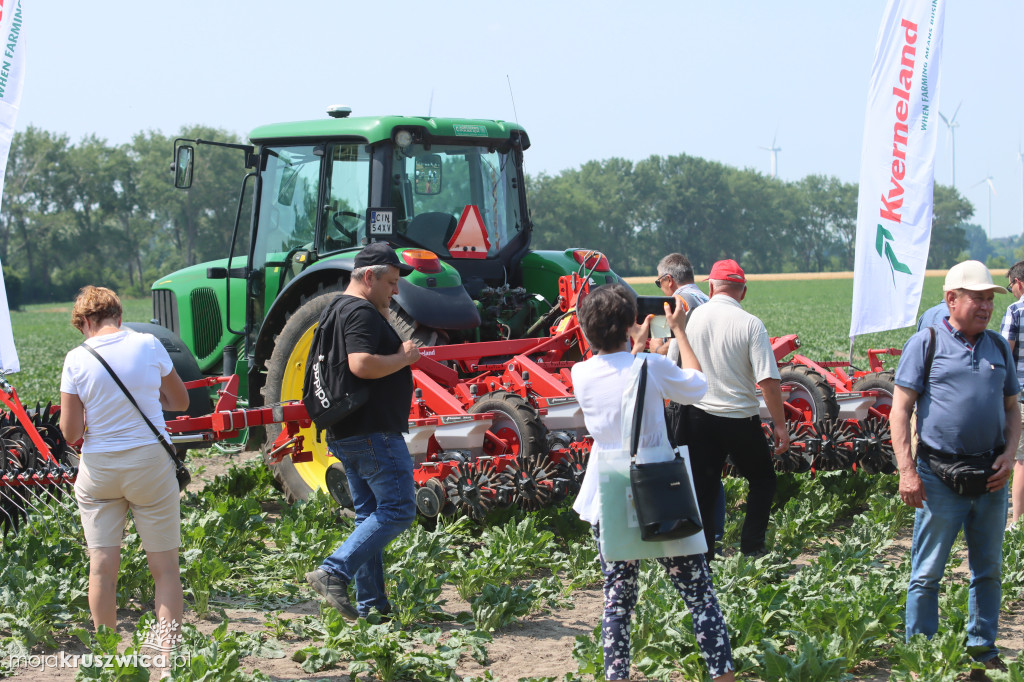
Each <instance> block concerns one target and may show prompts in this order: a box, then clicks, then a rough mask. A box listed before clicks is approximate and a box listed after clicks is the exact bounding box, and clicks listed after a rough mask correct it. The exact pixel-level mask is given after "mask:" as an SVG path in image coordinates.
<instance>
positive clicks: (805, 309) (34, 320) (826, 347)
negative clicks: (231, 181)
mask: <svg viewBox="0 0 1024 682" xmlns="http://www.w3.org/2000/svg"><path fill="white" fill-rule="evenodd" d="M998 281H1001V280H999V279H997V282H998ZM700 286H701V288H702V289H704V291H707V284H706V283H700ZM633 288H635V289H636V290H637V292H638V293H640V294H644V295H648V296H654V295H660V294H661V292H660V290H659V289H657V288H656V287H655V286H654V284H653V283H645V284H633ZM852 297H853V280H851V279H846V278H843V279H807V280H777V281H763V280H760V281H759V280H754V281H751V282H750V284H749V288H748V290H747V298H746V299H745V300H744V301H743V307H744V308H745V309H747V310H748V311H750V312H751V313H753V314H754V315H757V316H758V317H759V318H761V320H763V321H764V323H765V326H766V327H767V328H768V333H769V334H770V335H772V336H782V335H784V334H797V335H799V336H800V342H801V344H802V346H801V349H800V352H801V353H802V354H803V355H806V356H807V357H809V358H811V359H812V360H847V359H848V358H849V354H850V340H849V333H850V305H851V301H852ZM941 297H942V277H940V276H934V277H926V278H925V283H924V296H923V299H922V301H921V305H920V309H919V314H920V312H922V311H924V310H926V309H928V308H930V307H932V306H933V305H935V304H936V303H938V302H939V300H940V298H941ZM1010 302H1011V298H1010V296H999V295H997V296H996V309H995V312H994V313H993V315H992V323H991V324H990V327H991V328H992V329H998V328H999V321H1000V320H1001V319H1002V316H1003V312H1004V311H1005V310H1006V306H1008V305H1009V304H1010ZM123 304H124V308H125V321H126V322H148V321H149V319H150V318H151V317H152V304H151V302H150V300H149V299H133V300H126V301H123ZM11 324H12V326H13V328H14V343H15V345H16V347H17V349H18V357H19V359H20V360H21V368H22V369H21V372H20V373H18V374H15V375H13V376H12V377H11V381H12V383H13V384H14V386H15V388H17V389H18V394H19V395H20V396H21V398H22V400H23V401H24V402H25V404H26V405H28V404H32V405H34V404H35V402H36V401H37V400H38V401H41V402H42V403H44V404H45V403H46V402H47V401H49V400H53V401H54V402H56V401H57V400H58V398H59V390H60V371H61V367H62V365H63V362H64V355H65V354H66V353H67V352H68V351H69V350H71V348H73V347H74V346H76V345H77V344H79V343H81V342H82V336H81V334H79V333H78V331H76V330H75V329H74V328H73V327H72V326H71V303H70V302H69V303H48V304H40V305H31V306H26V307H25V309H24V310H23V311H20V312H12V313H11ZM912 332H913V328H912V327H907V328H906V329H898V330H895V331H889V332H882V333H878V334H867V335H865V336H861V337H858V338H857V342H856V344H855V346H854V364H855V365H857V366H864V367H865V368H866V367H867V351H868V350H869V349H872V348H890V347H892V348H902V347H903V344H904V343H906V341H907V339H908V338H910V335H911V333H912ZM891 362H892V365H893V366H895V362H896V358H891Z"/></svg>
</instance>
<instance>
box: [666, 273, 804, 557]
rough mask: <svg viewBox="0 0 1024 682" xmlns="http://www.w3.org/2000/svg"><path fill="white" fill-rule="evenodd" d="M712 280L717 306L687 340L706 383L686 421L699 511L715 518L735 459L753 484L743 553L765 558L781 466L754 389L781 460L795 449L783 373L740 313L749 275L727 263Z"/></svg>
mask: <svg viewBox="0 0 1024 682" xmlns="http://www.w3.org/2000/svg"><path fill="white" fill-rule="evenodd" d="M708 279H709V280H710V282H711V300H710V301H708V302H707V303H705V304H704V305H702V306H700V307H698V308H697V309H696V310H694V311H693V313H692V314H691V316H690V320H689V322H687V325H686V335H687V337H689V339H690V343H691V345H692V346H693V350H694V352H695V353H696V354H697V359H698V360H700V366H701V368H702V369H703V370H704V374H705V375H707V378H708V392H707V393H706V394H705V396H704V398H703V400H701V401H700V402H698V403H696V404H695V405H693V406H691V407H690V408H689V409H688V410H687V414H686V425H687V435H688V439H689V446H690V458H691V465H692V467H693V475H694V483H695V485H696V488H697V504H698V505H699V506H700V513H701V517H702V518H704V519H711V518H713V514H714V509H715V504H716V503H717V501H718V496H719V495H720V494H721V485H720V481H721V477H722V467H723V466H724V465H725V460H726V458H727V457H731V459H732V462H733V464H734V465H735V467H736V470H737V471H738V472H739V473H740V475H742V476H743V477H744V478H746V479H747V481H748V482H749V483H750V491H749V492H748V493H747V515H746V518H745V519H744V521H743V530H742V532H741V535H740V551H741V552H743V553H744V554H747V555H750V556H760V555H761V554H764V553H765V552H766V551H767V548H766V547H765V532H766V531H767V529H768V518H769V514H770V513H771V507H772V501H773V500H774V498H775V466H774V464H773V463H772V450H771V448H770V447H769V445H768V442H767V441H766V440H765V437H764V432H763V431H762V430H761V418H760V417H759V416H758V400H757V393H756V387H757V386H756V385H757V384H760V386H761V393H762V395H763V396H764V401H765V404H766V405H767V406H768V411H769V412H770V413H771V417H772V421H773V422H774V434H773V435H774V440H775V453H776V454H780V453H782V452H785V451H786V450H787V449H788V448H789V432H788V431H787V430H786V419H785V412H784V409H783V401H782V391H781V389H780V388H779V368H778V364H777V363H776V362H775V355H774V354H773V353H772V347H771V344H770V343H769V341H768V331H767V330H766V329H765V327H764V324H763V323H762V322H761V320H759V319H757V318H756V317H754V316H753V315H751V314H750V313H748V312H746V311H744V310H743V308H742V307H741V306H740V301H742V300H743V298H744V297H745V296H746V294H747V284H746V282H747V280H746V276H745V275H744V273H743V269H742V268H741V267H740V266H739V264H738V263H737V262H736V261H734V260H721V261H718V262H717V263H715V264H714V266H712V268H711V275H710V276H709V277H708ZM712 525H713V524H709V523H705V524H704V535H705V537H706V539H707V543H708V554H707V558H708V561H710V560H711V559H712V558H713V557H714V551H715V550H714V546H715V544H714V537H713V532H714V531H713V528H712Z"/></svg>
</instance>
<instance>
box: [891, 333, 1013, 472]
mask: <svg viewBox="0 0 1024 682" xmlns="http://www.w3.org/2000/svg"><path fill="white" fill-rule="evenodd" d="M928 340H929V333H928V330H927V329H925V330H923V331H920V332H918V333H916V334H914V335H913V336H911V337H910V340H909V341H907V345H905V346H904V347H903V355H902V356H901V357H900V364H899V366H898V367H897V368H896V385H897V386H903V387H904V388H909V389H911V390H913V391H916V392H917V393H918V400H917V433H918V435H919V437H920V438H921V441H922V442H923V443H924V444H925V445H928V446H929V447H931V448H934V449H935V450H939V451H941V452H947V453H952V454H961V455H963V454H973V453H976V452H985V451H986V450H992V449H994V448H997V447H1001V446H1002V445H1003V444H1004V442H1003V441H1004V438H1003V431H1004V429H1005V427H1006V413H1005V410H1004V407H1003V398H1004V397H1005V396H1015V395H1017V394H1018V393H1020V384H1019V383H1018V381H1017V372H1016V371H1015V367H1014V363H1013V358H1012V357H1011V355H1010V346H1009V345H1008V344H1007V343H1006V340H1005V339H1003V338H1002V337H1001V336H999V335H998V334H995V333H992V332H987V331H986V332H985V333H984V334H982V335H981V336H980V337H979V338H978V342H977V344H976V345H974V346H971V344H970V343H968V341H967V338H966V337H965V336H964V335H963V334H961V333H960V332H959V331H957V330H956V329H953V328H952V327H951V326H950V324H949V320H948V319H946V320H943V321H942V323H941V324H937V325H935V359H934V360H933V361H932V368H931V374H930V375H929V377H928V381H927V382H925V377H924V363H925V355H926V353H927V351H928Z"/></svg>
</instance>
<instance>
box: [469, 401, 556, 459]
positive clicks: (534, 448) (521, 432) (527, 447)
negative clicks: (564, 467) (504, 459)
mask: <svg viewBox="0 0 1024 682" xmlns="http://www.w3.org/2000/svg"><path fill="white" fill-rule="evenodd" d="M468 411H469V412H472V413H473V414H480V413H481V412H493V413H494V423H493V424H492V425H491V429H490V430H491V433H493V434H494V435H496V436H497V437H498V438H501V439H503V440H505V441H507V442H508V443H509V445H510V447H511V449H512V452H513V454H515V455H518V457H519V459H520V461H525V460H526V459H528V458H531V457H538V458H540V460H539V461H543V460H546V459H547V457H548V449H547V444H548V437H547V433H548V432H547V429H546V428H544V422H542V421H541V419H540V412H538V411H537V408H536V407H534V406H533V405H531V404H530V403H528V402H526V400H524V399H523V398H522V397H521V396H519V395H518V394H515V393H509V392H508V391H492V392H491V393H488V394H487V395H485V396H483V397H482V398H480V399H479V400H477V401H476V402H475V403H473V405H472V406H471V407H470V408H469V410H468Z"/></svg>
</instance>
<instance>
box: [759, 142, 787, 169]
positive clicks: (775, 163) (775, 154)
mask: <svg viewBox="0 0 1024 682" xmlns="http://www.w3.org/2000/svg"><path fill="white" fill-rule="evenodd" d="M778 136H779V133H778V132H776V133H775V135H772V146H771V147H758V149H763V150H765V151H767V152H771V153H772V175H771V177H773V178H774V177H775V176H776V175H778V169H779V152H781V151H782V147H776V146H775V138H777V137H778Z"/></svg>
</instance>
